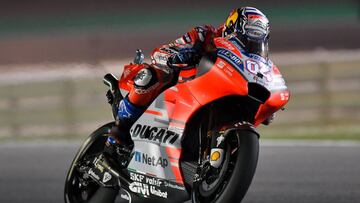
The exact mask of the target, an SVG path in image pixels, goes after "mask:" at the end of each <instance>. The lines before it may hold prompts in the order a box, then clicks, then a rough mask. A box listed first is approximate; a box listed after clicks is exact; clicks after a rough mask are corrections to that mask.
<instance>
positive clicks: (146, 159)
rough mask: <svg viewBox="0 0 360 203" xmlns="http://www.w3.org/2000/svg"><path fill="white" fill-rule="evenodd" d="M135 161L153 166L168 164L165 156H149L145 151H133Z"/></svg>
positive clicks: (165, 165)
mask: <svg viewBox="0 0 360 203" xmlns="http://www.w3.org/2000/svg"><path fill="white" fill-rule="evenodd" d="M135 161H136V162H140V163H143V164H147V165H150V166H155V167H157V166H161V167H163V168H165V167H167V166H168V165H169V162H168V160H167V159H165V158H162V157H155V156H149V155H148V154H146V153H142V152H138V151H135Z"/></svg>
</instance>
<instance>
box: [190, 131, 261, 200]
mask: <svg viewBox="0 0 360 203" xmlns="http://www.w3.org/2000/svg"><path fill="white" fill-rule="evenodd" d="M225 151H226V154H225V159H224V161H223V163H222V165H221V166H220V167H219V168H218V169H213V168H211V169H210V170H209V169H207V170H208V171H207V172H206V173H207V174H206V178H205V179H203V180H202V182H200V183H199V184H198V185H197V186H196V188H194V192H193V195H192V199H193V202H219V203H220V202H241V200H242V199H243V198H244V196H245V194H246V192H247V190H248V188H249V186H250V184H251V181H252V178H253V176H254V174H255V170H256V166H257V161H258V155H259V139H258V134H257V133H255V132H254V131H252V130H237V131H235V132H233V133H231V135H229V137H228V138H227V146H226V150H225Z"/></svg>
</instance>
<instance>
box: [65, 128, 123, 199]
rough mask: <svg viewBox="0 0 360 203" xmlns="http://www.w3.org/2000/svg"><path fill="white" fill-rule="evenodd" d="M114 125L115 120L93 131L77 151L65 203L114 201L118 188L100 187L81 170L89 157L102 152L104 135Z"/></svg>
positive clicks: (66, 188) (66, 187)
mask: <svg viewBox="0 0 360 203" xmlns="http://www.w3.org/2000/svg"><path fill="white" fill-rule="evenodd" d="M113 125H114V123H113V122H112V123H108V124H106V125H104V126H102V127H100V128H99V129H98V130H96V131H95V132H93V133H92V134H91V135H90V136H89V137H88V138H87V139H86V141H85V142H84V143H83V145H82V146H81V148H80V149H79V151H78V152H77V154H76V156H75V158H74V160H73V162H72V163H71V166H70V169H69V171H68V174H67V177H66V181H65V189H64V198H65V203H99V202H102V203H104V202H114V200H115V198H116V195H117V194H118V190H116V189H114V188H105V187H100V186H99V185H98V184H97V183H95V182H94V181H91V180H89V179H85V178H84V173H83V172H82V171H81V165H82V163H83V162H85V161H86V159H87V158H89V157H92V156H94V155H96V154H98V153H101V152H102V150H103V148H104V144H105V141H106V138H107V137H106V136H104V135H106V134H107V133H108V132H109V129H111V127H112V126H113Z"/></svg>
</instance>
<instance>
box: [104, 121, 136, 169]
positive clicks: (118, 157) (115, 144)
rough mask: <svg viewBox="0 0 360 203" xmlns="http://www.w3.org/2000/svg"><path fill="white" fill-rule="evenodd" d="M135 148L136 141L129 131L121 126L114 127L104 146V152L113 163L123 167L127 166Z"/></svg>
mask: <svg viewBox="0 0 360 203" xmlns="http://www.w3.org/2000/svg"><path fill="white" fill-rule="evenodd" d="M133 149H134V142H133V141H132V140H131V138H130V134H129V132H127V131H124V130H121V129H120V128H119V126H114V127H112V129H111V132H110V135H109V137H108V138H107V140H106V142H105V148H104V154H105V156H106V157H107V158H108V160H109V162H110V163H111V165H114V166H115V167H117V168H121V169H123V168H126V167H127V165H128V163H129V161H130V159H131V154H132V150H133Z"/></svg>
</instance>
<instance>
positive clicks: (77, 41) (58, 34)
mask: <svg viewBox="0 0 360 203" xmlns="http://www.w3.org/2000/svg"><path fill="white" fill-rule="evenodd" d="M0 5H1V6H0V64H14V63H29V62H31V63H34V62H36V63H38V62H63V61H67V62H71V61H76V62H79V61H83V62H90V63H92V62H96V61H97V60H104V59H118V58H127V57H129V56H132V55H133V54H134V51H135V50H136V49H137V48H142V49H143V50H144V51H145V52H146V53H147V54H149V53H150V51H151V50H152V49H153V48H154V47H156V46H159V45H160V44H164V43H167V42H170V41H172V40H174V39H176V38H177V37H179V36H180V35H182V34H183V33H185V32H186V31H187V30H189V29H191V28H192V27H193V26H196V25H202V24H212V25H214V26H218V25H220V24H221V23H223V22H224V21H225V19H226V17H227V15H228V14H229V12H230V11H231V9H233V8H236V7H241V6H254V7H257V8H259V9H260V10H262V11H263V12H264V13H265V14H266V15H267V16H268V18H269V19H270V23H271V45H270V48H271V50H272V51H273V52H278V51H282V52H286V51H295V50H314V49H358V48H359V46H360V38H359V36H360V23H359V19H360V17H359V10H360V8H359V1H356V0H341V1H336V0H303V1H282V0H268V1H260V0H255V1H238V0H236V1H235V0H227V1H218V0H198V1H190V0H182V1H168V0H158V1H146V0H137V1H129V0H121V1H120V0H103V1H93V0H77V1H71V0H33V1H23V0H2V1H1V4H0Z"/></svg>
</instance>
